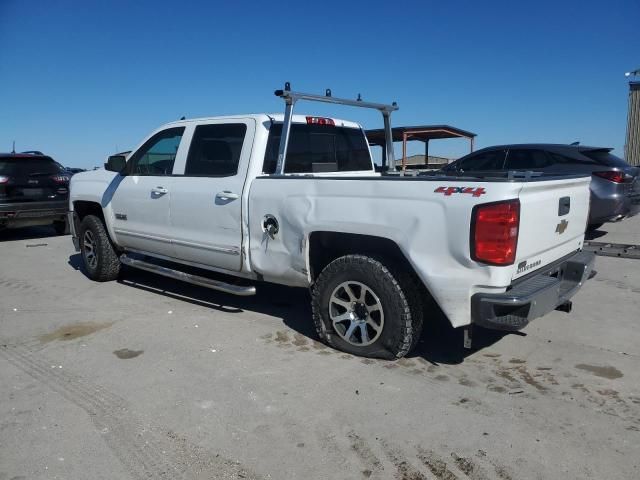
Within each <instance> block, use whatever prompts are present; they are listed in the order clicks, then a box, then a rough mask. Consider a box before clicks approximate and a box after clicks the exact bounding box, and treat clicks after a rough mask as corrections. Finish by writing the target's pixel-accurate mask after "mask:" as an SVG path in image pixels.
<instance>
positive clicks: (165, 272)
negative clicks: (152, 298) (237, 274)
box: [120, 255, 256, 297]
mask: <svg viewBox="0 0 640 480" xmlns="http://www.w3.org/2000/svg"><path fill="white" fill-rule="evenodd" d="M120 261H121V262H122V263H123V264H124V265H127V266H129V267H133V268H138V269H140V270H146V271H147V272H152V273H157V274H158V275H162V276H164V277H169V278H173V279H176V280H181V281H183V282H187V283H192V284H194V285H200V286H201V287H206V288H210V289H212V290H218V291H220V292H225V293H230V294H232V295H238V296H242V297H247V296H250V295H255V294H256V287H254V286H253V285H251V286H241V285H233V284H231V283H225V282H221V281H219V280H213V279H211V278H205V277H201V276H199V275H192V274H190V273H185V272H181V271H179V270H173V269H171V268H167V267H162V266H160V265H155V264H153V263H149V262H145V261H142V260H137V259H134V258H131V257H128V256H127V255H121V256H120Z"/></svg>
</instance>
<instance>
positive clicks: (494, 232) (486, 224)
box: [471, 199, 520, 265]
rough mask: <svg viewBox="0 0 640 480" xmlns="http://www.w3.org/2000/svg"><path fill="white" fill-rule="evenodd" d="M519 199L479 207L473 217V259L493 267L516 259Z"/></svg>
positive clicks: (508, 263)
mask: <svg viewBox="0 0 640 480" xmlns="http://www.w3.org/2000/svg"><path fill="white" fill-rule="evenodd" d="M519 224H520V200H517V199H516V200H507V201H505V202H496V203H486V204H484V205H476V206H475V207H474V208H473V213H472V214H471V258H473V259H474V260H476V261H478V262H482V263H488V264H490V265H511V264H512V263H513V262H514V261H515V259H516V247H517V246H518V226H519Z"/></svg>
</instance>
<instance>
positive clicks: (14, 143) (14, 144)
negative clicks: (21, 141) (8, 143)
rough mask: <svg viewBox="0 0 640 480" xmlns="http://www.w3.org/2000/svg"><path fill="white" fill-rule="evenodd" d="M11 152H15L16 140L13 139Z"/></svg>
mask: <svg viewBox="0 0 640 480" xmlns="http://www.w3.org/2000/svg"><path fill="white" fill-rule="evenodd" d="M11 153H12V154H14V155H15V154H16V141H15V140H14V141H13V150H12V151H11Z"/></svg>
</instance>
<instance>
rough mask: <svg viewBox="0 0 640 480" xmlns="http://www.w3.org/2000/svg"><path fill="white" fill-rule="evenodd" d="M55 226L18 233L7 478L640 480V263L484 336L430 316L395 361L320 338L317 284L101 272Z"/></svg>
mask: <svg viewBox="0 0 640 480" xmlns="http://www.w3.org/2000/svg"><path fill="white" fill-rule="evenodd" d="M608 230H610V231H608ZM602 232H604V234H603V235H600V234H598V235H599V237H600V238H598V241H602V240H605V239H607V235H609V236H610V238H614V236H615V238H616V239H620V240H618V241H622V240H624V241H625V243H640V218H634V219H630V220H628V221H624V222H622V223H619V224H615V225H608V226H605V227H603V229H602ZM53 234H54V233H53V231H52V230H51V231H50V230H49V229H47V228H31V229H25V230H20V231H13V232H0V262H1V268H0V480H18V479H78V480H87V479H110V480H113V479H142V478H144V479H148V478H154V479H155V478H163V479H174V478H184V479H227V478H228V479H231V478H234V479H235V478H244V479H309V480H311V479H367V478H371V479H411V480H415V479H423V478H427V479H440V480H456V479H459V480H466V479H471V480H485V479H499V480H507V479H560V478H562V479H574V478H575V479H604V478H606V479H636V478H640V368H638V367H639V365H640V362H639V360H640V342H639V339H640V335H639V334H638V327H639V322H640V313H639V310H640V309H639V307H640V268H639V267H640V260H631V259H618V258H610V257H599V258H598V259H597V262H596V270H597V271H598V274H597V275H596V276H595V277H594V278H593V279H592V280H590V281H588V282H587V284H586V285H585V286H584V288H583V289H582V290H581V291H580V292H579V293H578V294H577V295H576V296H575V297H574V302H573V312H572V313H570V314H566V313H561V312H553V313H551V314H549V315H547V316H546V317H544V318H541V319H538V320H536V321H534V322H533V323H532V324H531V325H530V326H528V327H527V328H526V329H525V330H524V331H523V332H521V333H519V334H509V335H499V334H496V333H492V332H487V331H478V332H476V334H475V336H474V342H475V348H474V349H473V350H471V351H465V350H464V349H462V348H461V347H462V346H461V342H462V340H461V333H460V332H458V331H454V330H452V329H451V328H448V327H447V325H446V324H443V323H442V319H438V318H432V319H427V321H426V327H425V333H424V336H423V339H422V341H421V343H420V345H419V348H418V350H417V351H416V352H414V353H413V354H411V355H410V356H409V357H408V358H405V359H402V360H400V361H397V362H387V361H374V360H367V359H362V358H358V357H353V356H350V355H346V354H344V353H341V352H338V351H335V350H332V349H331V348H328V347H326V346H325V345H323V344H321V343H319V342H317V339H316V336H315V334H314V332H313V329H312V326H311V320H310V307H309V297H308V293H307V292H306V291H305V290H301V289H290V288H285V287H279V286H273V285H265V284H260V285H258V294H257V295H256V296H255V297H250V298H239V297H232V296H229V295H224V294H221V293H216V292H213V291H210V290H207V289H204V288H199V287H196V286H191V285H185V284H181V283H179V282H175V281H172V280H170V279H167V278H162V277H157V276H154V275H152V274H147V273H144V272H138V271H132V270H128V271H126V272H125V273H124V275H123V276H122V279H121V280H119V281H117V282H111V283H95V282H92V281H90V280H89V279H88V278H87V277H86V276H85V275H84V273H83V271H82V267H81V259H80V256H79V255H78V254H76V253H75V252H74V250H73V246H72V244H71V239H70V237H69V236H63V237H56V236H53ZM611 241H616V240H611Z"/></svg>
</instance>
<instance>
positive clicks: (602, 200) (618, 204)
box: [589, 191, 640, 224]
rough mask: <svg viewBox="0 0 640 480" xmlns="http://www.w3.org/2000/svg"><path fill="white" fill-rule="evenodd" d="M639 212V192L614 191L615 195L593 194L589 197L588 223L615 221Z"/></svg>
mask: <svg viewBox="0 0 640 480" xmlns="http://www.w3.org/2000/svg"><path fill="white" fill-rule="evenodd" d="M638 213H640V193H638V192H636V191H631V192H624V191H623V192H616V194H615V195H603V196H599V195H594V196H592V198H591V214H590V215H589V224H596V223H604V222H615V221H617V220H621V219H623V218H625V217H632V216H634V215H637V214H638Z"/></svg>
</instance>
